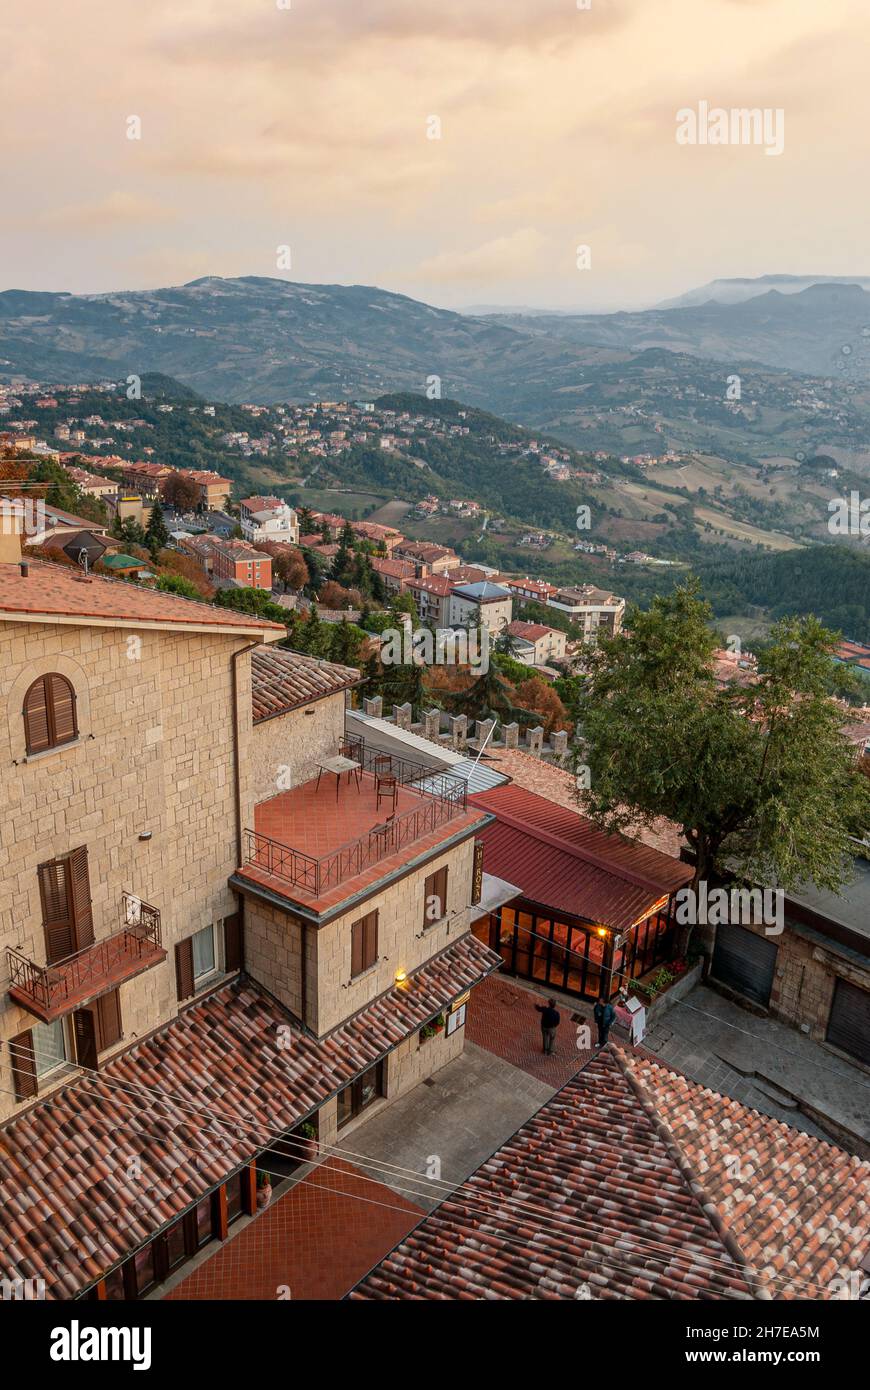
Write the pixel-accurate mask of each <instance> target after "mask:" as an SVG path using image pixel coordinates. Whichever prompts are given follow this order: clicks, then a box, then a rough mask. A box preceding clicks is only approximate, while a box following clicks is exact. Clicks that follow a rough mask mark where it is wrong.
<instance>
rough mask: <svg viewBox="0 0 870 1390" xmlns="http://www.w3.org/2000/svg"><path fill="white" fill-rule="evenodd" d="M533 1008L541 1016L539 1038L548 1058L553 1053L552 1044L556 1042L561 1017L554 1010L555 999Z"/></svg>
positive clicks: (555, 1009) (556, 1010)
mask: <svg viewBox="0 0 870 1390" xmlns="http://www.w3.org/2000/svg"><path fill="white" fill-rule="evenodd" d="M535 1008H536V1009H537V1011H538V1013H539V1014H540V1015H541V1038H542V1040H543V1044H544V1047H543V1050H544V1052H546V1053H547V1055H548V1056H549V1055H550V1054H551V1053H552V1051H553V1044H554V1043H555V1041H556V1029H557V1028H558V1027H559V1024H560V1023H561V1022H562V1015H561V1014H560V1013H559V1011H558V1009H557V1008H556V1001H555V999H548V1000H547V1002H546V1004H536V1005H535Z"/></svg>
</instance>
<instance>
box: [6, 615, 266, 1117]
mask: <svg viewBox="0 0 870 1390" xmlns="http://www.w3.org/2000/svg"><path fill="white" fill-rule="evenodd" d="M246 645H248V643H247V640H246V639H245V638H242V637H239V636H234V635H232V634H229V633H226V632H214V633H189V632H178V633H176V632H167V631H166V630H139V631H135V632H134V631H130V632H126V631H124V630H123V629H121V628H108V627H89V628H86V627H78V626H74V625H65V624H57V625H49V624H36V623H34V624H12V623H7V624H4V625H2V626H0V673H2V674H0V709H2V710H4V711H5V718H0V763H2V766H3V767H4V769H5V772H4V776H3V782H2V790H3V799H4V816H3V821H2V831H0V950H2V954H0V975H2V981H0V1039H2V1040H4V1041H8V1039H9V1038H11V1037H13V1036H15V1035H16V1034H18V1033H20V1032H22V1031H23V1030H25V1029H27V1028H30V1027H32V1026H33V1025H34V1023H35V1022H36V1020H35V1019H34V1018H33V1016H32V1015H31V1014H29V1013H27V1012H26V1011H25V1010H23V1009H20V1008H18V1007H17V1006H16V1005H14V1004H12V1003H11V1002H10V1001H9V999H8V995H7V993H6V990H7V989H8V969H7V964H6V956H5V949H4V948H5V947H7V946H13V947H15V948H16V949H18V950H19V951H21V952H22V954H24V955H25V956H26V957H28V958H29V959H30V960H33V961H35V962H36V963H37V964H44V962H45V958H46V952H45V937H44V931H43V926H42V910H41V904H40V897H39V882H38V877H37V866H38V865H40V864H42V863H44V862H46V861H47V860H50V859H53V858H55V857H57V856H60V855H64V854H66V853H68V852H69V851H70V850H73V849H76V848H78V847H80V846H87V850H88V868H89V877H90V888H91V897H92V911H93V920H94V936H95V939H96V940H99V939H101V938H102V937H106V936H110V935H112V934H113V933H115V932H116V931H118V930H119V928H120V927H121V924H122V916H121V913H122V893H123V892H124V891H125V890H126V891H128V892H130V893H133V894H135V895H136V896H138V897H140V898H141V899H143V900H144V901H145V902H148V903H150V904H152V905H153V906H154V907H156V908H158V909H159V911H160V914H161V926H162V941H163V945H164V947H165V948H166V950H167V953H168V958H167V960H166V962H165V963H164V964H162V965H159V966H156V967H154V968H153V969H152V970H149V971H146V972H145V973H143V974H142V975H140V976H138V977H137V978H136V979H135V980H133V981H130V982H129V983H127V984H125V985H122V986H121V993H120V999H121V1022H122V1030H123V1039H122V1042H121V1043H120V1044H119V1047H122V1046H124V1045H127V1044H129V1042H130V1041H131V1040H132V1039H134V1038H136V1037H142V1036H143V1035H145V1034H146V1033H148V1032H150V1031H151V1030H153V1029H154V1028H156V1027H159V1026H160V1025H161V1024H162V1023H164V1022H166V1021H167V1020H168V1019H170V1018H172V1017H173V1016H174V1014H175V1013H176V1012H177V1008H178V1005H177V1001H176V988H175V968H174V949H173V948H174V946H175V943H176V942H177V941H179V940H181V939H182V938H183V937H187V936H190V935H191V934H192V933H193V932H196V931H198V930H200V929H201V928H203V927H205V926H208V925H210V924H213V923H219V922H220V921H221V920H222V919H223V918H224V917H226V916H228V915H229V914H231V913H233V912H234V911H235V910H236V898H235V895H234V894H233V893H232V892H231V891H230V889H229V888H228V885H227V879H228V877H229V875H230V874H231V873H232V872H233V870H234V869H235V868H236V866H237V865H236V817H235V805H234V800H235V794H234V775H233V729H232V718H233V699H232V655H233V653H234V652H235V651H238V650H240V649H242V648H243V647H245V646H246ZM249 664H250V659H249V657H247V656H243V657H241V658H240V660H239V663H238V665H239V666H240V668H241V673H240V674H241V683H242V696H241V700H240V719H239V722H240V726H241V740H242V759H243V763H244V757H245V748H246V743H245V740H246V736H247V733H248V732H249V729H250V696H249V690H250V684H249ZM246 668H247V669H246ZM51 671H57V672H60V673H61V674H63V675H65V676H67V677H68V679H69V680H70V681H71V682H72V684H73V686H74V688H75V691H76V701H77V716H78V726H79V737H78V740H77V741H76V742H75V743H73V744H70V745H67V746H66V747H63V748H59V749H54V750H50V751H48V752H46V753H43V754H39V755H36V756H32V757H27V755H26V749H25V739H24V725H23V719H22V713H21V711H22V702H23V698H24V695H25V692H26V691H27V689H28V688H29V686H30V685H31V683H32V682H33V681H34V680H35V679H36V678H37V677H38V676H40V675H44V674H46V673H48V672H51ZM246 680H247V682H248V683H247V693H246V691H245V682H246ZM246 720H247V728H246ZM149 833H150V837H151V838H150V839H148V840H141V839H140V838H139V837H140V835H142V834H149ZM220 935H221V934H220V933H218V934H217V936H218V941H220ZM108 1055H109V1054H108V1053H104V1054H102V1056H103V1058H105V1057H106V1056H108ZM47 1089H49V1087H48V1086H47V1085H45V1084H43V1083H40V1094H41V1095H42V1094H45V1091H46V1090H47ZM11 1090H12V1077H11V1068H10V1060H9V1051H8V1048H6V1047H5V1048H3V1051H2V1056H0V1115H5V1114H7V1113H9V1112H10V1111H12V1110H13V1109H14V1108H15V1102H14V1100H13V1099H12V1097H11V1095H9V1094H7V1092H9V1091H11Z"/></svg>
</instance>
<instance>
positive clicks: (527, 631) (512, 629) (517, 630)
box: [507, 619, 556, 642]
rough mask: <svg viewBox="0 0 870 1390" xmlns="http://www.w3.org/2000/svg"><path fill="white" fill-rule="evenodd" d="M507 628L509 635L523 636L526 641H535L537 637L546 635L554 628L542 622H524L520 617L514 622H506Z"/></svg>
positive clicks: (553, 630)
mask: <svg viewBox="0 0 870 1390" xmlns="http://www.w3.org/2000/svg"><path fill="white" fill-rule="evenodd" d="M507 630H508V632H509V633H510V635H511V637H524V638H525V639H526V641H527V642H536V641H537V639H538V638H539V637H548V636H549V634H550V633H551V632H555V631H556V629H555V628H552V627H546V626H545V624H544V623H524V622H522V621H521V620H520V619H517V620H516V622H513V623H508V626H507Z"/></svg>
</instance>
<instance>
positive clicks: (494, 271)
mask: <svg viewBox="0 0 870 1390" xmlns="http://www.w3.org/2000/svg"><path fill="white" fill-rule="evenodd" d="M550 249H551V248H550V243H549V241H548V239H547V237H545V236H543V235H542V234H541V233H540V232H538V231H536V230H535V228H534V227H522V228H519V229H518V230H517V231H515V232H512V233H511V234H510V236H503V237H496V238H495V239H494V240H493V241H486V242H484V243H483V245H481V246H475V247H473V248H472V249H470V250H468V251H441V252H439V253H438V255H435V256H430V257H429V258H428V259H427V260H424V261H423V262H422V263H421V264H420V265H419V266H418V267H417V269H416V271H415V272H414V273H415V275H416V276H418V277H420V278H422V279H424V280H430V281H432V283H433V284H456V283H458V282H461V283H463V284H478V285H485V284H490V283H498V282H501V281H509V280H511V279H512V278H514V277H516V276H523V277H526V276H535V275H540V274H543V272H544V271H545V270H546V268H547V253H548V251H549V250H550Z"/></svg>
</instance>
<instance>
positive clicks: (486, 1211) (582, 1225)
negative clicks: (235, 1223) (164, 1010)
mask: <svg viewBox="0 0 870 1390" xmlns="http://www.w3.org/2000/svg"><path fill="white" fill-rule="evenodd" d="M13 1046H14V1045H13V1044H11V1043H10V1050H12V1048H13ZM26 1055H30V1054H29V1052H28V1053H27V1054H26ZM41 1055H46V1056H47V1055H52V1054H46V1053H43V1054H41ZM595 1055H597V1053H596V1054H594V1055H593V1056H590V1057H589V1058H587V1060H586V1061H585V1062H583V1063H581V1065H580V1066H579V1067H578V1068H577V1070H576V1071H575V1072H574V1073H573V1074H572V1076H571V1077H570V1078H568V1080H573V1079H574V1077H576V1076H577V1075H578V1074H579V1073H580V1072H581V1071H583V1070H584V1069H585V1068H586V1067H587V1066H588V1065H589V1063H590V1062H591V1061H593V1060H594V1056H595ZM73 1065H76V1066H79V1069H80V1070H81V1071H83V1072H85V1073H86V1074H88V1075H93V1076H95V1077H96V1078H97V1080H99V1081H101V1082H103V1084H104V1085H106V1086H107V1087H109V1088H114V1089H116V1090H119V1091H120V1092H121V1093H122V1097H123V1099H121V1098H120V1097H119V1098H118V1103H120V1104H123V1103H126V1104H127V1105H128V1106H131V1105H132V1102H133V1100H134V1099H135V1096H130V1095H129V1093H128V1090H127V1088H126V1086H125V1085H124V1083H122V1082H114V1081H111V1080H108V1079H107V1078H105V1076H104V1075H102V1074H101V1073H100V1072H98V1071H95V1070H94V1069H93V1068H86V1067H81V1066H80V1064H78V1063H75V1064H73ZM565 1084H567V1082H566V1083H565ZM133 1090H134V1092H135V1091H136V1090H142V1091H144V1092H145V1093H146V1095H147V1094H150V1093H153V1094H156V1095H158V1096H159V1097H160V1099H161V1100H162V1101H163V1102H164V1103H171V1104H173V1105H176V1106H183V1105H184V1102H181V1101H179V1100H178V1099H177V1098H176V1097H175V1096H173V1095H172V1094H171V1093H166V1092H163V1091H162V1090H161V1089H160V1088H159V1087H141V1088H139V1087H133ZM7 1094H12V1093H11V1092H7ZM58 1103H59V1102H58V1101H54V1102H52V1101H51V1100H47V1101H46V1102H45V1104H47V1105H50V1104H58ZM145 1109H146V1111H147V1112H148V1113H153V1108H152V1107H148V1106H146V1107H145ZM187 1113H190V1114H191V1115H192V1116H196V1117H201V1116H202V1115H206V1116H207V1118H208V1119H209V1120H210V1121H211V1120H214V1119H216V1118H217V1119H218V1120H220V1121H221V1122H222V1123H225V1124H227V1125H230V1126H231V1127H233V1128H234V1129H235V1130H236V1131H237V1134H236V1138H237V1139H238V1140H241V1138H242V1134H243V1132H244V1131H245V1130H248V1131H252V1132H253V1131H256V1130H259V1131H264V1130H265V1131H266V1133H267V1135H268V1136H269V1137H270V1138H272V1139H277V1140H279V1141H280V1142H281V1143H282V1144H285V1145H290V1146H292V1145H293V1144H294V1140H293V1138H292V1136H291V1137H290V1138H289V1139H288V1138H286V1137H285V1136H284V1132H283V1131H274V1130H269V1128H268V1126H266V1125H264V1124H262V1123H260V1122H254V1123H253V1124H251V1123H248V1124H244V1123H242V1122H240V1121H239V1120H238V1119H233V1118H229V1117H226V1118H225V1117H221V1116H215V1115H214V1114H213V1113H212V1112H207V1111H197V1110H194V1109H193V1107H190V1106H188V1107H187ZM161 1118H164V1117H162V1116H161ZM119 1128H124V1129H131V1126H129V1125H122V1126H119ZM204 1129H205V1130H206V1132H209V1130H210V1126H209V1125H206V1126H204ZM211 1132H212V1133H217V1132H216V1131H214V1130H211ZM217 1137H219V1138H225V1137H226V1136H224V1135H219V1134H218V1135H217ZM175 1142H176V1143H177V1142H178V1141H177V1140H176V1141H175ZM183 1142H184V1141H183ZM183 1142H182V1144H180V1145H179V1147H183ZM186 1142H187V1144H188V1146H189V1147H190V1148H192V1149H193V1150H194V1151H195V1152H200V1153H206V1152H207V1150H206V1149H205V1148H203V1147H201V1146H197V1145H195V1144H193V1143H192V1141H191V1140H187V1141H186ZM259 1142H263V1136H262V1133H261V1134H260V1136H259ZM295 1143H296V1144H297V1145H298V1146H300V1147H301V1144H302V1141H301V1140H296V1141H295ZM320 1147H321V1148H322V1149H323V1150H324V1151H327V1150H328V1151H329V1152H328V1154H327V1156H328V1157H333V1158H335V1157H338V1158H339V1159H342V1158H344V1155H345V1154H348V1155H350V1157H353V1158H354V1159H355V1160H356V1161H357V1165H358V1166H360V1167H363V1168H366V1167H367V1165H368V1169H370V1170H372V1171H376V1172H378V1173H379V1178H383V1177H388V1178H389V1177H393V1178H395V1174H390V1173H388V1172H386V1169H388V1168H393V1169H395V1170H396V1172H397V1173H398V1175H399V1176H403V1175H404V1174H408V1175H410V1180H412V1181H414V1182H417V1183H426V1184H428V1189H427V1188H426V1187H424V1188H423V1190H422V1191H418V1190H417V1189H414V1188H408V1187H401V1186H400V1185H399V1183H398V1182H395V1181H394V1183H393V1186H394V1187H395V1189H396V1190H397V1191H399V1192H403V1193H405V1194H406V1195H408V1196H413V1197H418V1198H419V1197H421V1196H423V1195H427V1196H428V1195H429V1193H431V1191H432V1185H433V1182H436V1181H438V1180H431V1179H428V1178H426V1177H425V1175H421V1174H419V1173H418V1172H416V1171H415V1170H413V1169H409V1168H402V1167H401V1166H400V1165H392V1164H382V1163H380V1162H379V1161H378V1160H372V1159H369V1158H367V1156H366V1155H361V1154H355V1153H354V1152H353V1151H352V1150H349V1149H346V1148H342V1147H341V1146H339V1145H326V1144H323V1145H321V1146H320ZM287 1156H288V1157H294V1156H295V1155H294V1154H292V1153H290V1154H288V1155H287ZM345 1161H348V1160H345ZM258 1166H259V1165H258ZM260 1171H262V1172H269V1173H270V1175H271V1176H278V1177H283V1176H285V1175H283V1174H277V1173H275V1172H274V1171H273V1170H269V1169H266V1168H261V1169H260ZM379 1178H366V1179H364V1181H370V1182H378V1184H379V1185H381V1186H382V1185H383V1183H382V1182H380V1181H379ZM408 1180H409V1179H408V1178H406V1179H405V1181H408ZM299 1181H303V1180H302V1179H300V1180H299ZM439 1185H440V1186H441V1187H445V1188H447V1189H448V1190H447V1191H445V1192H444V1193H443V1194H442V1201H449V1200H458V1201H459V1202H460V1203H461V1204H462V1205H464V1206H466V1207H467V1208H468V1209H469V1210H472V1211H474V1210H475V1208H474V1205H473V1201H474V1202H478V1203H485V1202H489V1201H494V1200H497V1199H496V1198H490V1197H488V1196H487V1195H486V1194H483V1193H480V1192H478V1191H477V1190H476V1189H472V1192H471V1197H470V1198H465V1199H463V1198H462V1197H461V1196H459V1197H457V1194H458V1193H461V1192H462V1190H463V1189H465V1188H467V1187H469V1186H470V1184H469V1182H468V1180H467V1179H466V1180H464V1181H463V1182H460V1183H457V1184H456V1185H451V1184H449V1183H443V1182H441V1183H439ZM344 1195H347V1196H353V1195H354V1194H352V1193H347V1194H344ZM472 1199H473V1201H472ZM512 1204H513V1206H514V1207H517V1206H520V1207H522V1208H528V1214H526V1213H525V1212H524V1211H522V1210H521V1211H520V1212H519V1213H518V1216H517V1217H515V1218H514V1219H515V1220H526V1221H531V1218H532V1217H534V1218H535V1220H536V1221H537V1222H538V1230H539V1231H541V1232H542V1234H545V1235H549V1234H554V1235H556V1236H559V1235H564V1228H565V1227H566V1226H568V1227H576V1228H577V1230H578V1232H582V1233H583V1234H586V1233H587V1231H586V1227H588V1226H591V1224H592V1223H589V1222H584V1221H581V1220H578V1219H577V1218H576V1217H565V1218H563V1219H562V1221H561V1223H560V1225H557V1226H550V1225H548V1224H547V1222H548V1220H549V1215H550V1214H549V1213H542V1212H541V1210H540V1209H539V1208H538V1207H536V1206H534V1205H532V1204H531V1203H527V1202H519V1201H518V1200H517V1199H516V1198H513V1199H512ZM394 1209H395V1210H400V1208H394ZM480 1215H481V1217H482V1218H485V1217H490V1218H493V1217H494V1216H496V1215H498V1216H500V1219H502V1220H508V1221H509V1220H510V1219H511V1218H510V1217H506V1216H504V1215H503V1214H501V1213H493V1212H492V1210H491V1209H490V1208H488V1207H486V1206H483V1207H482V1208H481V1209H480ZM542 1216H543V1217H544V1224H541V1220H542ZM595 1230H596V1228H595V1227H594V1226H592V1232H593V1241H595V1239H597V1238H596V1237H595V1236H594V1231H595ZM503 1238H504V1239H506V1240H507V1239H508V1237H503ZM635 1242H636V1244H637V1245H639V1246H640V1247H642V1248H646V1249H649V1250H652V1251H653V1252H655V1251H656V1250H663V1249H665V1247H664V1245H663V1244H662V1243H661V1242H652V1241H646V1240H644V1239H643V1238H642V1237H635ZM514 1243H516V1242H514ZM703 1258H704V1259H705V1261H706V1262H707V1263H708V1264H709V1265H712V1266H714V1267H715V1266H716V1265H717V1264H719V1265H721V1267H722V1268H727V1269H729V1270H731V1269H733V1268H734V1262H733V1261H729V1260H722V1261H718V1260H716V1259H715V1257H712V1256H704V1257H703ZM658 1259H659V1260H660V1262H662V1257H661V1256H659V1257H658ZM670 1259H672V1257H670V1256H669V1257H668V1261H663V1262H670ZM625 1268H628V1267H627V1266H626V1267H625ZM780 1280H781V1281H782V1282H783V1283H784V1284H787V1285H795V1286H798V1285H802V1286H805V1287H807V1288H817V1287H819V1286H817V1285H814V1284H812V1283H807V1282H806V1281H799V1280H795V1279H791V1278H789V1276H787V1275H782V1276H771V1278H770V1279H769V1280H768V1282H771V1283H772V1282H778V1281H780Z"/></svg>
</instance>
